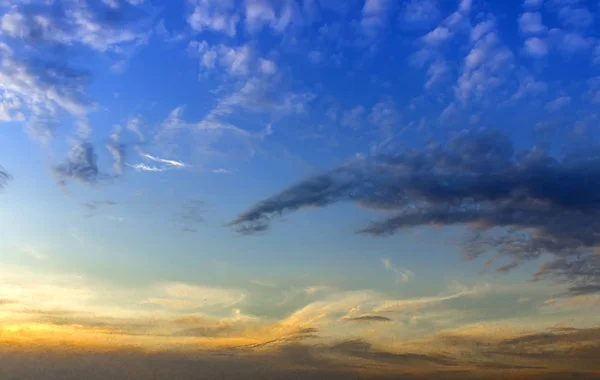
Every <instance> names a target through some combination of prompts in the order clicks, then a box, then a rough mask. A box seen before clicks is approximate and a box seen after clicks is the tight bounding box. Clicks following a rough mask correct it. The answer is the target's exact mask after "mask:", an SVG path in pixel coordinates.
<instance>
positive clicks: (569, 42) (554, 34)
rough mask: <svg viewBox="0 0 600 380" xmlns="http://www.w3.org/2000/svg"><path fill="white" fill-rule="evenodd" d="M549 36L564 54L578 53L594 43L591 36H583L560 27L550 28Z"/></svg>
mask: <svg viewBox="0 0 600 380" xmlns="http://www.w3.org/2000/svg"><path fill="white" fill-rule="evenodd" d="M549 33H550V38H551V39H552V40H553V41H554V43H555V44H556V46H557V48H558V50H559V51H560V52H562V53H563V54H565V55H567V56H568V55H573V54H578V53H581V52H583V51H586V50H588V49H590V48H591V47H592V45H593V43H594V40H593V38H590V37H584V36H583V35H581V34H580V33H577V32H565V31H564V30H560V29H552V30H550V32H549Z"/></svg>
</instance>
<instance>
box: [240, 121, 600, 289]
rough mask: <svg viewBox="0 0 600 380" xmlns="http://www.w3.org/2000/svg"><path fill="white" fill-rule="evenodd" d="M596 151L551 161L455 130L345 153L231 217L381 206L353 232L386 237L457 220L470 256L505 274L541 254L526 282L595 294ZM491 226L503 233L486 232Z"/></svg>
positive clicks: (599, 259) (253, 220)
mask: <svg viewBox="0 0 600 380" xmlns="http://www.w3.org/2000/svg"><path fill="white" fill-rule="evenodd" d="M598 185H600V152H598V151H597V150H587V151H579V152H577V153H575V154H566V155H563V156H562V157H556V156H554V155H550V154H549V153H547V152H545V151H543V150H540V149H531V150H527V151H523V152H517V151H516V149H515V147H514V146H513V144H512V142H511V140H510V139H509V138H508V137H507V136H506V135H504V134H503V133H501V132H498V131H494V130H475V131H463V132H461V133H458V134H457V135H456V136H454V137H453V138H452V139H450V140H449V141H448V142H447V143H445V144H442V143H439V144H430V145H428V146H427V147H426V149H424V150H423V151H414V150H412V151H404V152H400V153H396V154H385V155H379V156H376V157H374V158H372V159H363V158H360V159H355V160H352V161H350V162H348V163H346V164H345V165H342V166H340V167H337V168H334V169H332V170H330V171H328V172H325V173H323V174H319V175H316V176H313V177H310V178H308V179H306V180H304V181H301V182H300V183H298V184H295V185H293V186H291V187H289V188H287V189H285V190H284V191H282V192H280V193H278V194H275V195H273V196H271V197H269V198H267V199H265V200H263V201H261V202H259V203H257V204H256V205H255V206H253V207H252V208H251V209H250V210H248V211H246V212H244V213H242V214H241V215H239V217H238V218H237V219H235V220H234V221H233V222H231V225H232V226H235V227H237V228H238V231H239V232H241V233H244V234H248V233H252V232H258V231H264V230H266V229H267V228H268V226H269V224H270V223H271V221H272V219H273V218H275V217H277V216H279V215H281V214H283V213H287V212H291V211H295V210H298V209H301V208H304V207H325V206H328V205H331V204H334V203H338V202H348V201H351V202H356V203H358V204H360V205H361V206H364V207H368V208H372V209H376V210H379V211H384V212H388V213H389V214H390V216H389V217H387V218H385V219H383V220H380V221H377V222H373V223H371V224H369V225H367V226H366V227H364V228H363V229H361V230H360V231H358V232H359V233H363V234H369V235H374V236H382V235H390V234H394V233H397V232H398V231H401V230H403V229H407V228H413V227H419V226H431V225H438V226H439V225H441V226H449V225H466V226H469V227H470V228H471V229H472V230H473V231H475V232H476V233H477V236H476V238H475V239H472V240H471V241H469V242H467V243H466V244H465V246H464V249H465V252H466V255H467V257H469V258H471V259H473V258H476V257H479V256H480V255H482V254H483V253H486V252H492V253H493V254H494V259H497V258H500V257H502V258H508V259H509V261H510V262H509V263H508V264H507V265H504V266H501V267H499V268H498V270H499V271H508V270H510V269H512V268H514V267H516V266H518V265H520V264H521V263H523V262H525V261H527V260H531V259H536V258H539V257H540V256H541V255H542V254H544V253H548V254H551V255H552V256H553V259H552V260H551V261H550V262H549V263H547V264H546V265H544V266H543V267H542V268H541V269H540V271H539V273H537V274H536V278H544V277H550V278H553V279H557V280H562V281H568V282H570V283H571V284H572V288H571V291H572V292H573V293H578V294H582V293H587V292H594V291H598V290H600V255H598V254H597V251H596V249H597V247H598V246H600V234H599V233H598V230H600V218H599V217H598V212H597V211H598V209H599V208H600V194H599V193H598V192H597V190H596V189H597V187H598ZM498 228H500V229H501V231H503V235H502V236H500V237H498V236H497V234H495V237H493V238H492V237H490V236H488V235H489V234H486V232H490V231H492V230H493V229H498Z"/></svg>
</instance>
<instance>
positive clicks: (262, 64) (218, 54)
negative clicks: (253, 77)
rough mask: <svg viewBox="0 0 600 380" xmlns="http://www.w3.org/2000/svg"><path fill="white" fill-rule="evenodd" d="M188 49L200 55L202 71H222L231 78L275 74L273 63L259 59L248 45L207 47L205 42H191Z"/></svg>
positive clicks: (275, 69) (275, 68) (275, 67)
mask: <svg viewBox="0 0 600 380" xmlns="http://www.w3.org/2000/svg"><path fill="white" fill-rule="evenodd" d="M189 49H190V50H191V51H192V52H193V53H194V54H199V55H200V67H201V68H203V69H204V70H214V69H224V70H226V71H227V72H228V73H229V74H230V75H233V76H248V75H250V74H256V73H259V74H263V75H273V74H275V73H277V65H276V64H275V62H273V61H271V60H269V59H265V58H261V57H259V56H258V53H257V52H256V51H255V49H254V48H252V47H251V46H250V45H242V46H239V47H229V46H227V45H223V44H220V45H215V46H209V45H208V43H207V42H206V41H200V42H199V41H191V42H190V44H189Z"/></svg>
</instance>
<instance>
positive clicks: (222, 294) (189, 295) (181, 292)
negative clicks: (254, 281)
mask: <svg viewBox="0 0 600 380" xmlns="http://www.w3.org/2000/svg"><path fill="white" fill-rule="evenodd" d="M158 290H159V292H161V293H163V294H164V297H162V298H156V297H153V298H150V299H148V300H147V301H145V303H149V304H154V305H159V306H162V307H166V308H175V309H182V308H183V309H195V308H226V307H231V306H233V305H235V304H237V303H239V302H241V301H242V300H244V298H246V296H247V295H246V293H245V292H244V291H242V290H237V289H222V288H213V287H207V286H199V285H192V284H186V283H179V282H171V283H166V284H164V285H162V286H160V287H159V289H158Z"/></svg>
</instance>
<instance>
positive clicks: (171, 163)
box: [140, 152, 189, 168]
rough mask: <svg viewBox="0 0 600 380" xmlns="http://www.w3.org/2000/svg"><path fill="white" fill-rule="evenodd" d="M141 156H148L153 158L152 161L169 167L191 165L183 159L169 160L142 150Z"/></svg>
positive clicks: (149, 158)
mask: <svg viewBox="0 0 600 380" xmlns="http://www.w3.org/2000/svg"><path fill="white" fill-rule="evenodd" d="M140 156H142V157H144V158H146V159H148V160H151V161H155V162H160V163H161V164H165V168H169V167H173V168H186V167H188V166H189V165H187V164H184V163H183V162H181V161H175V160H167V159H165V158H160V157H155V156H152V155H150V154H148V153H143V152H140Z"/></svg>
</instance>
